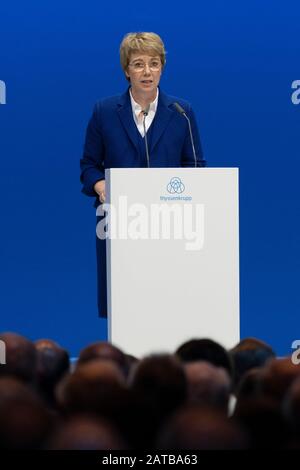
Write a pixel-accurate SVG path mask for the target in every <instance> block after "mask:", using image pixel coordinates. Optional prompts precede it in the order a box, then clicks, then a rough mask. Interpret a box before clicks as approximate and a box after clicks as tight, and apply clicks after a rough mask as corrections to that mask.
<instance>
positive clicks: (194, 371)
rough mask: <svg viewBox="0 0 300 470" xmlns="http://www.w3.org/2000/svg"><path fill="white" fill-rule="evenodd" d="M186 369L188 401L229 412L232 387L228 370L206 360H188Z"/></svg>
mask: <svg viewBox="0 0 300 470" xmlns="http://www.w3.org/2000/svg"><path fill="white" fill-rule="evenodd" d="M184 369H185V374H186V377H187V384H188V402H189V403H190V404H193V405H202V406H204V405H210V406H212V407H216V408H219V409H220V410H223V411H224V412H225V413H227V410H228V402H229V396H230V389H231V382H230V378H229V375H228V373H227V371H226V370H225V369H224V368H223V367H215V366H213V365H212V364H210V363H209V362H206V361H195V362H188V363H186V364H185V366H184Z"/></svg>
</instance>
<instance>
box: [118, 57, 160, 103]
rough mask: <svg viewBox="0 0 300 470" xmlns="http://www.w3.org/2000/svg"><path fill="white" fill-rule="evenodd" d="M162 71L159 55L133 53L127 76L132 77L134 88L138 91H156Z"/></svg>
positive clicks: (151, 92)
mask: <svg viewBox="0 0 300 470" xmlns="http://www.w3.org/2000/svg"><path fill="white" fill-rule="evenodd" d="M161 72H162V65H161V60H160V57H159V56H151V55H147V54H139V53H136V54H132V55H131V57H130V61H129V65H128V67H127V71H126V72H125V73H126V76H127V78H129V79H130V83H131V87H132V90H133V91H135V92H136V93H149V94H154V93H156V89H157V86H158V84H159V80H160V76H161Z"/></svg>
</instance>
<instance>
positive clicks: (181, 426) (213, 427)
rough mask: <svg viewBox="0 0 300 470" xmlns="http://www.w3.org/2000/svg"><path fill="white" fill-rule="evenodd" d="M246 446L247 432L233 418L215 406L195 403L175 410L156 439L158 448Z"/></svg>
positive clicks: (230, 447)
mask: <svg viewBox="0 0 300 470" xmlns="http://www.w3.org/2000/svg"><path fill="white" fill-rule="evenodd" d="M247 447H248V437H247V435H246V434H245V432H244V431H243V429H242V428H240V427H239V426H238V425H237V424H236V423H235V422H234V421H233V420H230V419H228V418H227V417H225V416H224V414H223V413H221V412H218V411H216V410H212V409H209V408H202V407H195V406H188V407H184V408H182V409H180V410H179V411H177V412H176V413H175V414H174V415H173V416H172V417H171V418H170V420H168V422H167V423H166V425H165V426H164V427H163V429H162V430H161V431H160V433H159V435H158V439H157V448H158V449H164V450H165V449H166V450H189V449H194V450H223V449H224V450H225V449H226V450H231V449H232V450H236V449H246V448H247Z"/></svg>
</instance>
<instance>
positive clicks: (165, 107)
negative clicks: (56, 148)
mask: <svg viewBox="0 0 300 470" xmlns="http://www.w3.org/2000/svg"><path fill="white" fill-rule="evenodd" d="M174 102H177V103H179V104H180V106H181V107H182V108H183V109H184V110H185V111H186V114H187V115H188V116H189V118H190V121H191V127H192V133H193V138H194V146H195V151H196V158H197V166H205V160H204V159H203V156H202V150H201V143H200V138H199V132H198V128H197V124H196V119H195V116H194V113H193V110H192V108H191V106H190V104H189V103H188V102H186V101H184V100H182V99H180V98H177V97H175V96H169V95H166V94H165V93H163V92H162V91H161V89H160V90H159V96H158V105H157V110H156V114H155V117H154V120H153V122H152V124H151V126H150V129H149V130H148V132H147V135H148V133H149V134H150V130H151V139H149V155H150V167H154V168H155V167H158V168H164V167H165V168H166V167H173V168H175V167H193V166H194V165H195V161H194V155H193V149H192V144H191V140H190V135H189V128H188V122H187V120H186V119H185V117H184V116H182V115H181V114H180V113H178V111H177V110H176V109H175V107H174ZM142 166H147V164H146V158H143V155H141V139H140V136H139V134H138V130H137V127H136V124H135V121H134V118H133V115H132V108H131V101H130V95H129V89H127V91H126V92H125V93H124V94H122V95H118V96H113V97H109V98H105V99H103V100H101V101H98V102H97V103H96V105H95V108H94V111H93V114H92V117H91V119H90V121H89V124H88V127H87V131H86V139H85V144H84V151H83V156H82V159H81V160H80V168H81V175H80V180H81V182H82V184H83V188H82V192H83V193H84V194H86V195H87V196H92V197H95V198H96V199H95V206H96V207H97V206H98V205H99V204H100V202H99V197H98V195H97V193H96V192H95V191H94V185H95V183H96V182H97V181H99V180H102V179H104V177H105V175H104V170H105V169H106V168H136V167H142ZM97 271H98V283H97V284H98V309H99V314H100V316H106V313H107V306H106V305H107V300H106V299H107V293H106V249H105V240H99V239H98V238H97Z"/></svg>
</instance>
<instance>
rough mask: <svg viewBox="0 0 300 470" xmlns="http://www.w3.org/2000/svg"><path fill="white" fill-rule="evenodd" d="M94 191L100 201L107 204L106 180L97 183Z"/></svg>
mask: <svg viewBox="0 0 300 470" xmlns="http://www.w3.org/2000/svg"><path fill="white" fill-rule="evenodd" d="M94 190H95V191H96V193H97V194H98V195H99V201H100V202H105V180H101V181H97V183H96V184H95V186H94Z"/></svg>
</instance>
